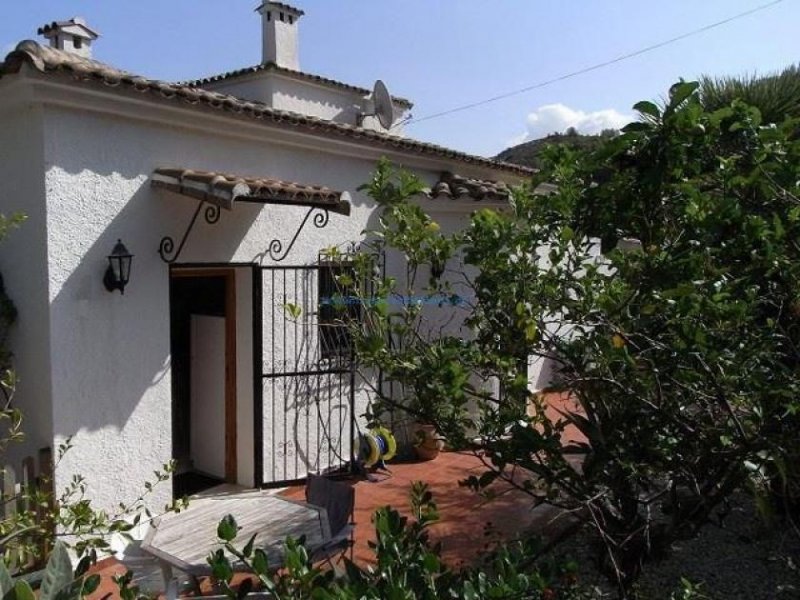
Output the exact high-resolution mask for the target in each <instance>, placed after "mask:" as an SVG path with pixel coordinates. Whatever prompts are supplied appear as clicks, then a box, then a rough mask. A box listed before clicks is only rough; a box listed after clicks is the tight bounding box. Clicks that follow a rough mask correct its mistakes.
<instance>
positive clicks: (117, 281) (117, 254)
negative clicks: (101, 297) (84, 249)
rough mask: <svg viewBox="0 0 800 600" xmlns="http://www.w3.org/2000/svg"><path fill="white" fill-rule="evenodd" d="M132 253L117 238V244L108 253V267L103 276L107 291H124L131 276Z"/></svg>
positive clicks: (122, 292)
mask: <svg viewBox="0 0 800 600" xmlns="http://www.w3.org/2000/svg"><path fill="white" fill-rule="evenodd" d="M132 259H133V254H131V253H130V252H128V249H127V248H126V247H125V244H123V243H122V240H117V244H116V245H115V246H114V249H113V250H112V251H111V254H109V255H108V268H107V269H106V274H105V275H104V276H103V284H104V285H105V286H106V289H107V290H108V291H109V292H113V291H114V290H119V293H120V294H124V293H125V286H126V285H128V281H129V280H130V277H131V261H132Z"/></svg>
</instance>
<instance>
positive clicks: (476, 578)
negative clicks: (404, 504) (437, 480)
mask: <svg viewBox="0 0 800 600" xmlns="http://www.w3.org/2000/svg"><path fill="white" fill-rule="evenodd" d="M411 512H412V518H408V517H405V516H402V515H401V514H400V513H399V512H398V511H397V510H395V509H392V508H390V507H385V508H381V509H379V510H378V511H376V512H375V515H374V516H373V523H374V525H375V534H376V541H375V542H371V543H370V547H371V549H372V550H373V552H374V553H375V560H374V562H373V564H370V565H368V566H366V567H359V566H357V565H356V564H355V563H353V562H352V561H350V560H348V559H344V564H345V569H344V572H343V573H341V574H337V573H336V572H335V571H334V570H331V569H323V568H321V567H319V566H314V564H313V563H312V561H311V555H310V554H309V552H308V551H307V550H306V548H305V547H304V545H303V541H302V540H299V541H298V540H292V539H288V540H287V541H286V545H285V554H286V558H285V561H284V563H283V565H280V566H272V567H270V565H269V564H268V560H267V556H266V554H265V553H264V551H263V550H261V549H259V548H254V538H252V539H250V540H249V541H248V542H247V543H246V544H245V546H244V547H243V548H241V549H239V548H237V547H236V545H235V543H234V542H235V540H236V533H237V525H236V521H235V519H234V518H233V517H232V516H227V517H225V519H223V520H222V521H221V522H220V524H219V528H218V535H219V537H220V540H221V542H222V544H223V547H222V548H220V549H219V550H217V551H216V552H214V553H213V554H212V555H211V556H210V557H209V559H208V562H209V564H210V565H211V568H212V571H213V573H214V578H215V579H216V580H217V581H218V582H219V583H220V585H221V586H222V589H223V591H224V593H225V595H226V596H227V597H229V598H231V599H232V600H238V599H239V598H243V597H244V596H245V595H246V594H247V593H249V592H251V591H253V590H254V589H255V586H253V584H252V582H251V580H247V582H246V583H245V584H243V585H242V586H240V587H239V589H238V590H237V589H233V588H232V587H231V581H232V579H233V573H234V565H241V566H242V570H243V571H247V572H250V573H252V574H253V575H254V576H255V578H256V580H257V582H258V584H259V586H258V587H259V588H260V589H262V590H265V591H267V592H269V593H271V594H272V595H273V597H274V598H276V600H306V599H309V600H310V599H314V600H439V599H443V598H452V599H454V600H455V599H467V600H479V599H490V598H504V599H513V598H520V599H522V598H525V599H528V600H539V599H541V600H556V599H559V600H582V599H583V600H589V599H590V598H595V597H599V596H597V595H596V592H595V591H593V590H588V589H587V590H581V589H580V587H579V586H578V585H577V583H576V582H575V579H574V575H573V569H572V568H571V567H570V566H569V565H567V566H560V567H556V566H552V565H548V567H547V568H544V569H535V568H533V567H531V566H530V565H531V561H532V558H534V557H535V556H536V551H537V550H538V548H535V547H534V546H533V545H530V544H513V545H509V546H508V547H506V548H503V549H501V550H500V551H499V552H497V553H496V554H494V555H492V556H490V557H489V558H488V559H487V562H486V564H484V565H483V566H482V567H481V568H475V569H466V570H464V571H460V572H457V571H453V570H452V569H450V568H449V567H448V566H446V565H445V564H444V563H443V562H442V561H441V559H440V556H439V554H440V548H439V546H438V545H431V542H430V539H429V535H428V530H429V528H430V526H431V525H432V524H433V523H435V522H436V521H437V520H438V511H437V508H436V504H435V502H434V500H433V497H432V495H431V493H430V491H429V490H428V487H427V486H426V485H425V484H423V483H419V482H418V483H415V484H413V486H412V490H411ZM231 557H233V560H232V559H231Z"/></svg>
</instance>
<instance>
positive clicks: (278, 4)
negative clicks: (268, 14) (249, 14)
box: [256, 2, 306, 17]
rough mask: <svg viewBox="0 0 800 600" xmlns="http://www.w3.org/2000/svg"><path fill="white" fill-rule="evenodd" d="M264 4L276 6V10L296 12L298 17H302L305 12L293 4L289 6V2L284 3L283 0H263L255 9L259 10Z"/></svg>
mask: <svg viewBox="0 0 800 600" xmlns="http://www.w3.org/2000/svg"><path fill="white" fill-rule="evenodd" d="M265 4H271V5H272V6H274V7H275V8H277V9H278V10H285V11H286V12H291V13H294V14H296V15H297V16H299V17H302V16H303V15H304V14H306V13H305V12H303V11H302V10H300V9H299V8H295V7H294V6H291V5H289V4H285V3H283V2H263V3H262V4H261V5H260V6H259V7H258V8H257V9H256V10H261V9H262V8H263V7H264V5H265Z"/></svg>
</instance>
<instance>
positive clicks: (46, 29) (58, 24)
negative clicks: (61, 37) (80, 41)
mask: <svg viewBox="0 0 800 600" xmlns="http://www.w3.org/2000/svg"><path fill="white" fill-rule="evenodd" d="M74 25H77V26H78V27H83V28H84V29H85V30H86V32H87V33H89V34H91V35H92V36H94V37H95V38H98V37H100V33H98V32H97V31H95V30H94V29H92V28H91V27H89V26H88V25H87V24H86V22H85V21H84V20H83V19H81V18H80V17H73V18H72V19H69V20H68V21H53V22H52V23H45V24H44V25H42V26H41V27H39V29H38V30H37V31H36V33H38V34H39V35H47V34H48V33H50V32H51V31H53V30H54V29H59V28H62V27H70V26H74Z"/></svg>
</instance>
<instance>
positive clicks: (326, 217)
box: [266, 207, 331, 262]
mask: <svg viewBox="0 0 800 600" xmlns="http://www.w3.org/2000/svg"><path fill="white" fill-rule="evenodd" d="M315 210H318V207H312V208H310V209H309V211H308V212H307V213H306V216H305V218H303V222H302V223H300V227H298V228H297V231H296V232H295V234H294V237H293V238H292V240H291V241H290V242H289V245H288V246H287V247H286V250H284V249H283V242H282V241H280V240H279V239H277V238H275V239H274V240H272V241H271V242H270V243H269V245H268V246H267V252H266V254H267V256H269V257H270V258H271V259H272V260H274V261H275V262H281V261H282V260H283V259H285V258H286V257H287V256H288V255H289V252H291V251H292V248H293V247H294V244H295V242H296V241H297V238H298V237H299V236H300V232H301V231H303V229H304V228H305V226H306V223H308V220H309V219H310V218H311V215H312V214H313V213H314V211H315ZM319 210H321V212H318V213H316V214H314V219H313V220H312V222H313V223H314V227H316V228H317V229H324V228H325V227H326V226H327V225H328V221H330V218H331V215H330V213H329V212H328V209H326V208H323V209H319Z"/></svg>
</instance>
